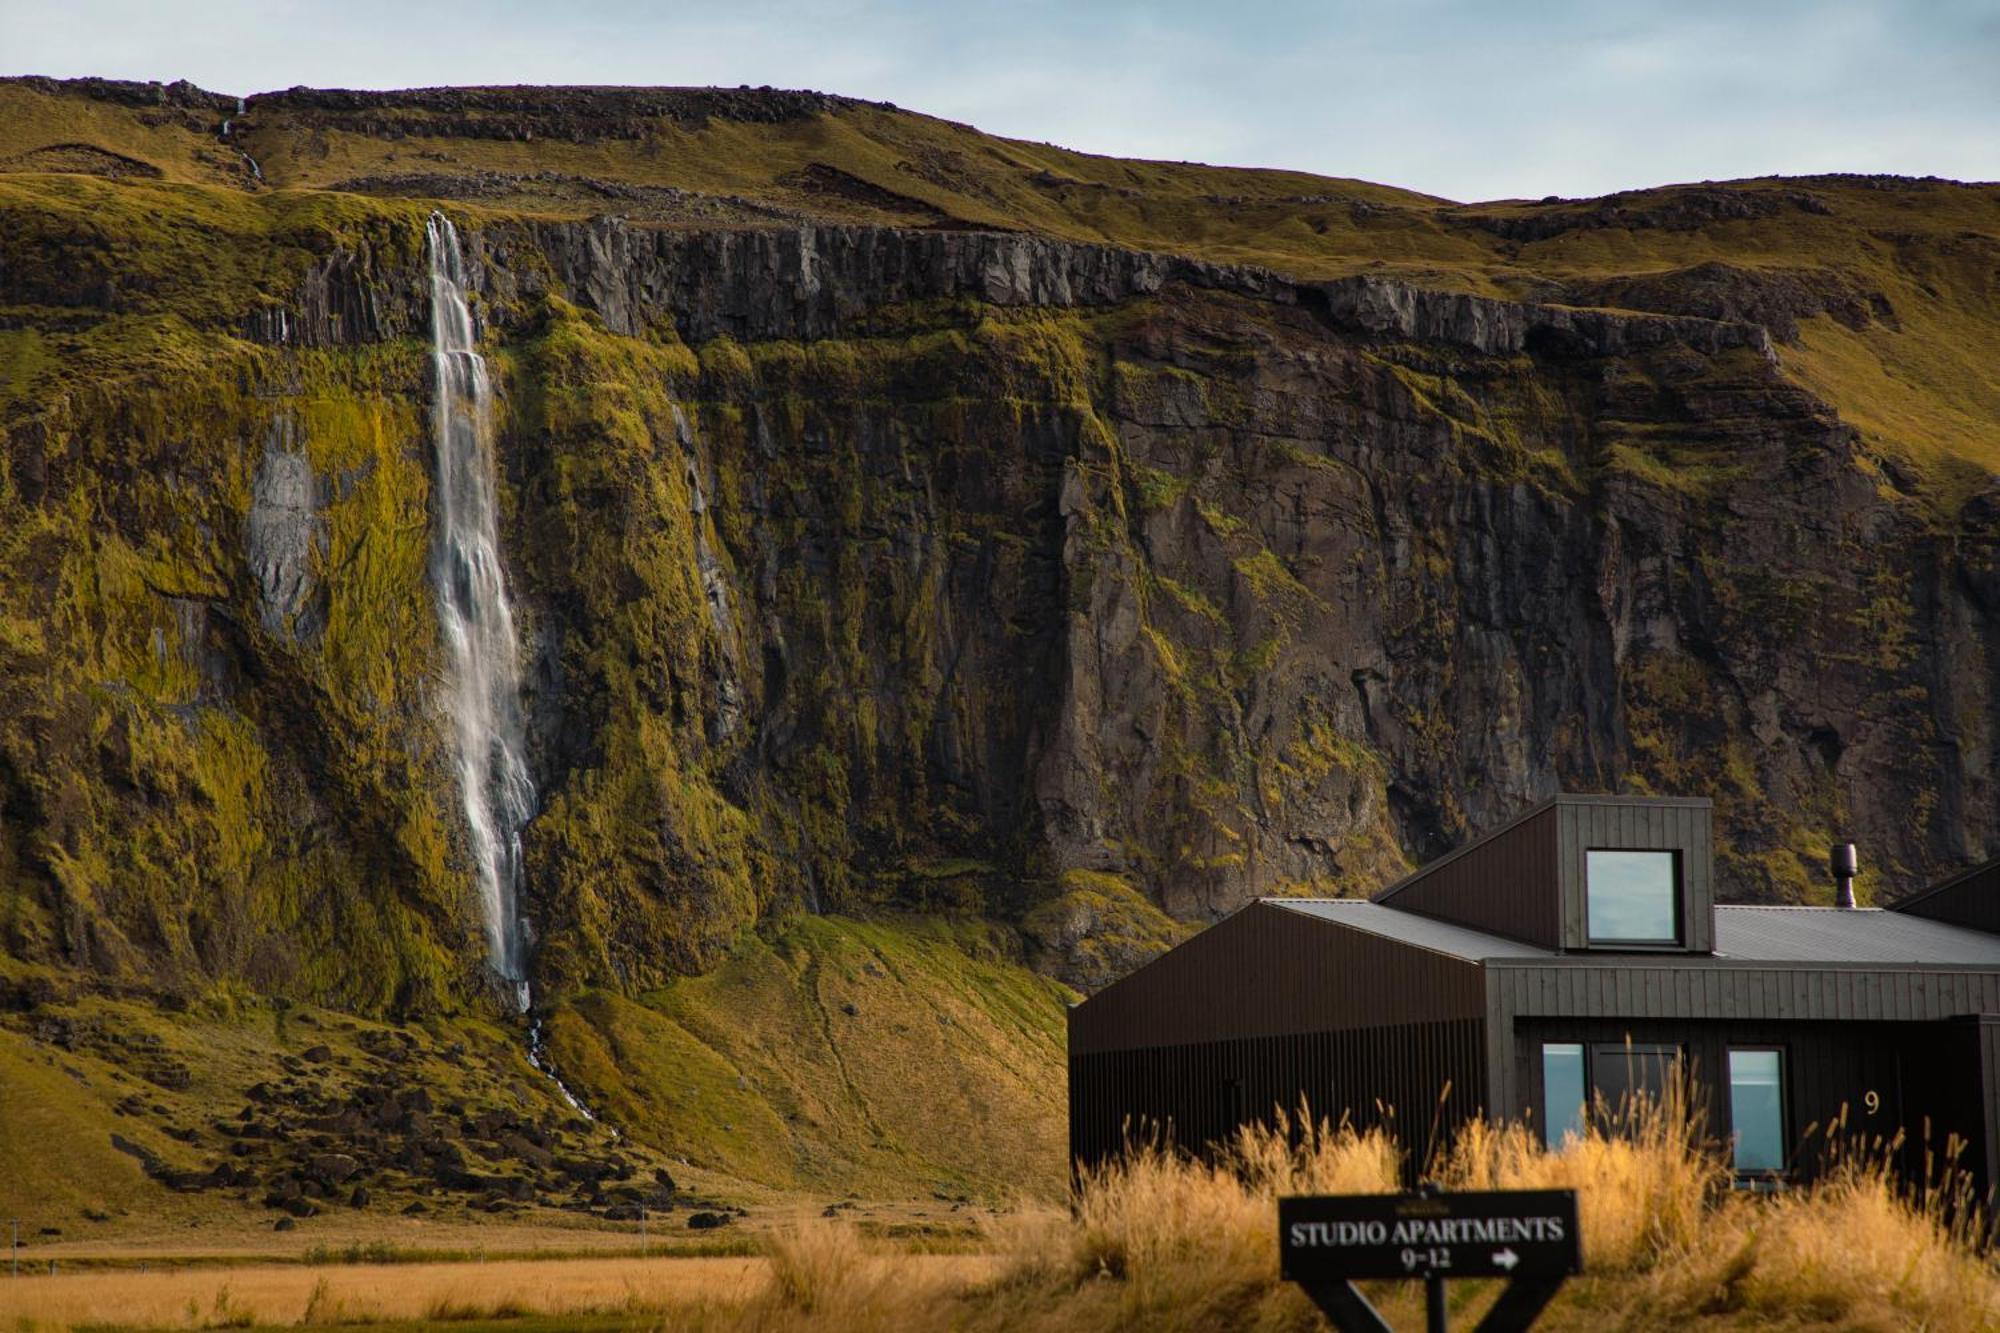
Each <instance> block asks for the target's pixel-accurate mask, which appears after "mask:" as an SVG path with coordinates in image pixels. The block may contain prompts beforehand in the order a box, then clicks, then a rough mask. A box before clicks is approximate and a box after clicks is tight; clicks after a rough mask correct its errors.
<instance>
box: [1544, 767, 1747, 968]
mask: <svg viewBox="0 0 2000 1333" xmlns="http://www.w3.org/2000/svg"><path fill="white" fill-rule="evenodd" d="M1555 809H1556V814H1557V825H1558V827H1557V832H1556V847H1557V851H1556V867H1555V869H1556V875H1555V876H1554V879H1555V881H1556V882H1557V883H1558V884H1559V885H1560V886H1561V895H1562V904H1563V907H1562V932H1561V937H1560V938H1559V939H1558V940H1557V941H1556V943H1557V944H1558V945H1559V946H1560V947H1562V948H1564V949H1587V948H1589V947H1590V927H1589V922H1588V918H1587V916H1586V915H1585V907H1586V904H1587V899H1586V897H1585V894H1584V888H1585V878H1586V876H1585V858H1586V855H1587V853H1589V852H1590V851H1592V850H1603V849H1615V850H1622V851H1662V852H1668V851H1671V852H1679V853H1680V868H1681V924H1682V938H1681V943H1682V945H1683V946H1684V947H1685V949H1686V950H1687V952H1689V953H1708V952H1710V951H1712V950H1713V949H1714V948H1715V917H1714V914H1713V912H1712V911H1711V910H1710V909H1712V908H1713V907H1714V906H1715V845H1714V831H1713V815H1714V811H1713V810H1711V809H1710V807H1709V804H1708V802H1706V801H1671V802H1668V801H1611V800H1608V799H1597V800H1590V799H1585V798H1581V797H1568V798H1563V799H1560V800H1558V801H1557V803H1556V807H1555Z"/></svg>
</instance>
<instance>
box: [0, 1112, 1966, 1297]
mask: <svg viewBox="0 0 2000 1333" xmlns="http://www.w3.org/2000/svg"><path fill="white" fill-rule="evenodd" d="M1628 1118H1629V1119H1630V1120H1631V1121H1632V1128H1631V1130H1630V1132H1629V1133H1625V1134H1617V1135H1608V1134H1606V1133H1603V1132H1601V1131H1599V1130H1596V1129H1592V1130H1590V1131H1589V1132H1586V1133H1585V1134H1583V1135H1581V1136H1578V1137H1574V1138H1571V1139H1570V1140H1568V1141H1567V1142H1566V1143H1565V1144H1564V1146H1563V1147H1562V1148H1561V1149H1560V1150H1557V1151H1549V1150H1547V1149H1544V1148H1542V1147H1541V1146H1540V1145H1539V1144H1538V1143H1537V1142H1536V1140H1535V1139H1534V1138H1533V1137H1532V1136H1531V1135H1530V1134H1528V1133H1527V1132H1525V1131H1522V1130H1519V1129H1516V1128H1493V1127H1490V1126H1483V1125H1476V1126H1474V1127H1473V1128H1471V1129H1470V1130H1469V1131H1467V1132H1465V1133H1463V1134H1462V1135H1461V1136H1460V1137H1459V1139H1458V1140H1457V1142H1456V1143H1455V1144H1454V1145H1453V1146H1452V1147H1451V1149H1449V1150H1448V1151H1447V1152H1446V1153H1444V1154H1443V1155H1442V1156H1441V1157H1440V1159H1439V1160H1438V1161H1436V1162H1434V1163H1432V1164H1431V1165H1432V1173H1433V1174H1434V1175H1435V1176H1436V1178H1438V1179H1439V1180H1440V1182H1441V1183H1443V1184H1444V1185H1446V1186H1447V1187H1448V1188H1454V1189H1483V1188H1511V1187H1538V1186H1555V1187H1569V1188H1575V1189H1576V1190H1577V1191H1578V1194H1579V1207H1580V1212H1581V1221H1582V1229H1583V1237H1584V1247H1585V1256H1586V1273H1585V1276H1584V1277H1582V1278H1580V1279H1578V1280H1577V1281H1575V1282H1573V1283H1571V1284H1570V1285H1569V1286H1568V1287H1567V1288H1565V1290H1564V1292H1563V1294H1562V1295H1561V1296H1560V1297H1559V1298H1558V1299H1557V1301H1556V1303H1555V1304H1554V1305H1553V1306H1552V1307H1551V1308H1550V1310H1549V1311H1548V1313H1547V1316H1546V1319H1545V1324H1546V1326H1547V1327H1549V1328H1553V1329H1599V1328H1612V1327H1617V1328H1669V1327H1676V1326H1682V1325H1688V1324H1701V1325H1705V1326H1709V1327H1730V1328H1763V1327H1772V1326H1783V1327H1789V1328H1806V1327H1834V1328H1882V1329H1888V1328H1924V1329H1932V1330H1940V1331H1948V1333H1958V1331H1961V1330H1962V1331H1965V1333H1974V1331H1978V1330H1996V1329H2000V1270H1996V1268H1995V1266H1994V1264H1993V1263H1992V1261H1991V1259H1990V1258H1989V1257H1988V1256H1987V1254H1986V1253H1985V1252H1984V1251H1982V1249H1981V1248H1980V1245H1979V1242H1978V1236H1979V1231H1980V1227H1981V1221H1982V1220H1981V1218H1980V1217H1979V1215H1978V1213H1977V1210H1971V1209H1966V1208H1964V1207H1962V1206H1961V1205H1962V1203H1963V1200H1962V1199H1961V1198H1959V1197H1957V1196H1956V1195H1955V1194H1954V1193H1953V1191H1952V1190H1950V1189H1937V1190H1933V1191H1931V1192H1929V1194H1928V1195H1927V1199H1928V1200H1929V1201H1928V1202H1927V1203H1924V1204H1921V1205H1919V1204H1915V1203H1912V1202H1911V1201H1910V1200H1909V1199H1908V1198H1906V1197H1905V1196H1904V1195H1903V1194H1902V1193H1900V1192H1899V1190H1898V1189H1897V1187H1896V1186H1895V1184H1894V1183H1893V1178H1892V1176H1891V1175H1890V1173H1889V1172H1888V1171H1887V1169H1886V1166H1885V1162H1886V1160H1887V1157H1886V1154H1885V1153H1884V1152H1883V1151H1881V1148H1882V1147H1892V1146H1893V1145H1878V1146H1876V1147H1875V1148H1874V1149H1873V1150H1870V1151H1864V1152H1857V1153H1856V1154H1855V1155H1854V1156H1852V1157H1851V1158H1849V1159H1848V1160H1845V1161H1843V1162H1841V1163H1840V1164H1839V1165H1838V1166H1837V1167H1836V1168H1835V1169H1834V1170H1833V1171H1832V1172H1831V1174H1830V1175H1829V1176H1828V1177H1827V1178H1825V1179H1824V1180H1822V1181H1821V1182H1820V1183H1819V1184H1817V1185H1814V1186H1811V1187H1807V1188H1798V1189H1793V1190H1789V1191H1783V1192H1780V1193H1777V1194H1775V1195H1768V1196H1767V1195H1762V1194H1753V1193H1748V1192H1744V1191H1739V1190H1732V1189H1730V1188H1729V1173H1728V1171H1727V1169H1726V1167H1725V1166H1724V1164H1723V1163H1722V1162H1721V1161H1720V1160H1719V1159H1718V1158H1717V1156H1716V1155H1715V1152H1714V1149H1713V1147H1712V1146H1711V1145H1706V1144H1703V1143H1700V1142H1697V1141H1696V1140H1695V1139H1694V1138H1693V1137H1692V1136H1691V1135H1690V1134H1689V1132H1688V1130H1687V1129H1686V1128H1685V1126H1686V1125H1687V1123H1688V1117H1687V1115H1686V1114H1685V1111H1684V1109H1682V1108H1679V1107H1670V1109H1669V1111H1668V1112H1664V1113H1663V1112H1661V1111H1659V1110H1658V1109H1657V1108H1642V1109H1641V1111H1640V1112H1638V1113H1635V1114H1633V1115H1632V1116H1630V1117H1628ZM1402 1165H1403V1161H1402V1156H1401V1153H1400V1150H1399V1149H1398V1147H1397V1145H1396V1144H1395V1143H1394V1142H1393V1140H1391V1139H1390V1138H1389V1136H1388V1135H1386V1134H1384V1133H1382V1132H1380V1131H1360V1130H1356V1129H1354V1128H1352V1127H1351V1126H1346V1125H1330V1124H1327V1123H1324V1122H1317V1123H1316V1122H1313V1121H1312V1120H1311V1119H1310V1118H1309V1117H1308V1116H1306V1115H1304V1114H1303V1113H1301V1114H1299V1115H1297V1116H1292V1117H1280V1118H1279V1120H1278V1123H1276V1124H1275V1125H1273V1126H1272V1127H1270V1128H1264V1127H1253V1128H1250V1129H1246V1130H1245V1131H1243V1132H1242V1133H1241V1134H1240V1135H1239V1137H1238V1138H1237V1140H1236V1141H1235V1142H1234V1143H1233V1144H1232V1145H1230V1148H1229V1150H1228V1151H1227V1152H1225V1153H1223V1154H1221V1155H1220V1156H1219V1157H1218V1158H1217V1160H1214V1161H1199V1160H1195V1159H1192V1158H1189V1157H1187V1156H1185V1155H1182V1154H1177V1153H1175V1152H1173V1151H1171V1150H1169V1149H1167V1148H1164V1147H1162V1146H1161V1145H1160V1144H1158V1143H1154V1142H1141V1143H1139V1144H1137V1145H1136V1146H1135V1147H1134V1148H1133V1150H1132V1151H1131V1152H1130V1153H1129V1154H1128V1155H1127V1156H1126V1157H1125V1158H1124V1159H1123V1160H1121V1161H1119V1162H1117V1163H1114V1164H1111V1165H1108V1166H1106V1167H1104V1168H1102V1169H1096V1170H1092V1171H1089V1172H1087V1173H1085V1175H1084V1177H1083V1181H1082V1188H1081V1190H1080V1192H1079V1194H1078V1196H1077V1197H1076V1199H1075V1200H1074V1207H1073V1208H1072V1209H1070V1210H1067V1211H1064V1210H1059V1209H1055V1208H1052V1207H1049V1206H1047V1205H1032V1206H1029V1207H1026V1208H1023V1209H1020V1210H1017V1211H1014V1212H1011V1213H1007V1214H1002V1215H1000V1216H999V1217H997V1218H995V1219H993V1220H992V1221H991V1222H990V1223H989V1224H988V1226H987V1227H986V1230H985V1233H984V1235H983V1237H982V1239H981V1242H980V1245H979V1247H978V1248H979V1252H977V1253H972V1254H958V1255H938V1254H919V1253H914V1252H911V1251H910V1250H908V1249H905V1248H901V1247H898V1246H896V1245H894V1244H893V1243H890V1242H886V1241H883V1240H880V1239H871V1238H870V1237H869V1236H868V1234H867V1233H866V1232H865V1231H864V1230H863V1229H862V1227H860V1226H858V1225H857V1224H855V1223H854V1222H851V1221H848V1220H846V1219H844V1218H840V1219H823V1218H813V1219H811V1220H803V1221H799V1222H796V1223H794V1224H792V1225H790V1226H786V1227H782V1228H779V1229H778V1230H776V1231H774V1232H772V1233H770V1234H769V1235H768V1236H767V1238H766V1240H765V1249H766V1252H765V1254H763V1255H761V1256H752V1257H742V1258H685V1259H676V1258H655V1259H631V1258H626V1259H617V1260H612V1259H603V1258H585V1259H573V1260H568V1261H562V1260H535V1261H515V1262H495V1263H462V1264H410V1265H396V1266H391V1267H367V1266H363V1267H341V1268H324V1269H323V1268H314V1267H309V1266H305V1265H296V1266H278V1265H265V1266H253V1267H243V1268H237V1269H232V1270H228V1271H224V1272H218V1271H215V1270H197V1271H192V1272H183V1273H150V1274H148V1273H135V1272H130V1271H126V1272H116V1273H98V1274H87V1275H82V1276H76V1277H46V1276H38V1277H27V1278H22V1279H20V1280H19V1281H15V1282H9V1281H5V1280H0V1328H7V1327H10V1326H11V1327H18V1328H27V1327H35V1328H38V1329H42V1328H46V1329H60V1328H65V1327H69V1326H70V1325H72V1324H84V1323H88V1324H101V1323H104V1322H106V1321H111V1320H115V1321H117V1324H118V1326H121V1327H123V1326H132V1327H172V1328H201V1327H211V1328H212V1327H234V1326H247V1325H249V1324H251V1323H253V1322H256V1323H288V1324H293V1323H295V1324H301V1325H308V1326H331V1325H335V1324H347V1325H355V1324H359V1325H366V1324H370V1323H382V1322H385V1321H391V1322H392V1321H421V1322H424V1323H464V1322H477V1323H480V1324H481V1325H482V1326H489V1325H490V1326H496V1327H510V1326H511V1327H517V1328H520V1329H522V1330H523V1331H524V1333H526V1330H530V1329H534V1330H539V1329H543V1328H549V1327H576V1326H581V1325H584V1324H588V1325H590V1326H592V1327H616V1328H627V1327H629V1328H674V1329H690V1330H716V1331H717V1333H722V1331H724V1330H733V1331H736V1333H742V1331H744V1330H755V1331H756V1333H787V1331H788V1330H803V1329H820V1328H837V1329H843V1330H856V1331H857V1333H867V1331H868V1330H891V1329H895V1330H904V1329H910V1330H915V1329H944V1328H950V1329H962V1330H974V1331H977V1330H995V1331H997V1330H1003V1329H1004V1330H1008V1331H1009V1333H1013V1331H1015V1330H1049V1331H1050V1333H1054V1331H1055V1330H1064V1331H1065V1333H1066V1331H1068V1330H1083V1331H1085V1333H1088V1331H1090V1330H1128V1329H1129V1330H1136V1329H1147V1330H1187V1331H1188V1333H1193V1331H1194V1330H1208V1329H1220V1328H1227V1329H1250V1330H1273V1331H1275V1330H1299V1331H1300V1333H1304V1330H1308V1329H1317V1328H1320V1327H1322V1324H1321V1323H1320V1322H1319V1318H1320V1317H1319V1315H1318V1313H1317V1312H1316V1311H1315V1310H1314V1309H1313V1307H1312V1305H1311V1303H1310V1302H1309V1301H1308V1300H1307V1299H1306V1297H1305V1296H1304V1294H1303V1293H1301V1292H1300V1291H1299V1290H1298V1289H1296V1288H1295V1287H1293V1286H1291V1285H1290V1284H1287V1283H1284V1282H1282V1281H1280V1280H1279V1277H1278V1254H1277V1225H1276V1201H1277V1199H1278V1198H1279V1197H1280V1196H1282V1195H1285V1194H1291V1193H1306V1192H1325V1193H1366V1192H1372V1191H1389V1190H1393V1189H1395V1188H1397V1187H1398V1185H1399V1182H1400V1180H1401V1178H1402V1172H1401V1168H1402ZM1946 1169H1947V1170H1948V1164H1947V1167H1946ZM1497 1291H1498V1284H1497V1283H1490V1282H1489V1283H1479V1282H1466V1283H1456V1284H1453V1287H1452V1302H1453V1319H1454V1321H1455V1322H1458V1323H1463V1324H1466V1325H1468V1326H1469V1325H1470V1324H1471V1323H1472V1322H1474V1321H1476V1319H1477V1317H1478V1315H1479V1314H1480V1313H1481V1312H1482V1311H1483V1310H1484V1309H1485V1308H1486V1306H1488V1305H1489V1304H1490V1303H1491V1301H1492V1300H1493V1298H1494V1296H1495V1295H1496V1294H1497ZM1369 1294H1370V1297H1371V1299H1372V1300H1373V1301H1374V1302H1375V1303H1376V1305H1377V1307H1378V1308H1379V1309H1381V1310H1383V1312H1384V1313H1385V1315H1386V1316H1387V1317H1388V1318H1389V1319H1390V1320H1391V1322H1392V1323H1396V1324H1398V1325H1401V1324H1405V1323H1409V1322H1412V1321H1413V1320H1414V1319H1415V1318H1416V1317H1417V1310H1416V1304H1417V1300H1418V1294H1417V1288H1416V1286H1415V1284H1410V1283H1382V1284H1375V1285H1373V1286H1371V1288H1370V1293H1369Z"/></svg>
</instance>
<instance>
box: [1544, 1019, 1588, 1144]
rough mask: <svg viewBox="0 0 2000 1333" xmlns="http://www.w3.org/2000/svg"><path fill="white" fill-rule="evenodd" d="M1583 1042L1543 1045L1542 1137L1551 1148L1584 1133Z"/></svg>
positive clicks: (1548, 1043)
mask: <svg viewBox="0 0 2000 1333" xmlns="http://www.w3.org/2000/svg"><path fill="white" fill-rule="evenodd" d="M1588 1100H1589V1098H1588V1096H1587V1095H1586V1094H1585V1092H1584V1080H1583V1045H1582V1043H1580V1042H1573V1041H1551V1042H1544V1043H1543V1044H1542V1136H1543V1138H1544V1139H1546V1140H1547V1142H1548V1145H1549V1146H1550V1147H1551V1148H1560V1147H1562V1144H1563V1140H1564V1139H1567V1138H1569V1137H1570V1136H1572V1135H1580V1134H1582V1133H1583V1111H1584V1103H1585V1102H1586V1101H1588Z"/></svg>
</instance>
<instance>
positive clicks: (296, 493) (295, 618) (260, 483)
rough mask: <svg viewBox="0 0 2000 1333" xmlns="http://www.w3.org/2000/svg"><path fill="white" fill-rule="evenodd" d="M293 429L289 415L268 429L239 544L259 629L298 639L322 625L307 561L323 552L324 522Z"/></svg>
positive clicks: (309, 469)
mask: <svg viewBox="0 0 2000 1333" xmlns="http://www.w3.org/2000/svg"><path fill="white" fill-rule="evenodd" d="M294 432H295V426H294V423H292V422H291V421H290V420H289V419H285V420H281V421H280V422H278V423H276V424H275V425H274V426H273V427H272V430H271V437H270V439H269V440H268V441H266V443H265V446H264V454H263V457H262V458H261V459H260V460H259V461H258V464H257V474H256V477H255V479H254V480H253V481H252V483H251V492H250V497H251V498H250V517H249V520H248V521H247V522H246V524H245V525H244V541H243V545H244V555H245V557H246V559H247V561H248V563H249V566H250V573H251V575H252V577H254V578H255V579H256V581H257V593H258V616H259V619H260V620H261V621H262V623H263V626H264V628H265V629H266V630H268V631H269V632H270V633H272V634H277V635H283V636H285V637H287V638H291V639H293V640H299V639H310V638H313V637H315V636H316V635H318V634H319V633H320V632H321V631H322V630H323V629H324V628H325V625H324V623H323V614H324V613H323V611H322V610H321V609H320V608H319V606H318V605H317V603H316V602H315V600H314V593H315V588H316V581H315V576H314V573H313V568H312V562H313V556H314V553H315V551H317V552H318V553H319V554H321V555H324V554H325V552H326V520H325V512H324V511H325V502H324V499H323V497H322V494H321V491H322V487H321V484H320V481H319V479H318V478H317V477H316V476H315V475H314V473H313V467H312V461H311V460H310V459H308V458H307V457H306V456H305V455H304V454H303V453H300V452H298V451H297V449H296V445H295V442H294V439H293V436H294Z"/></svg>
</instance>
